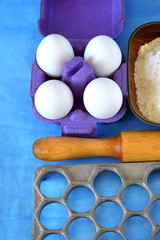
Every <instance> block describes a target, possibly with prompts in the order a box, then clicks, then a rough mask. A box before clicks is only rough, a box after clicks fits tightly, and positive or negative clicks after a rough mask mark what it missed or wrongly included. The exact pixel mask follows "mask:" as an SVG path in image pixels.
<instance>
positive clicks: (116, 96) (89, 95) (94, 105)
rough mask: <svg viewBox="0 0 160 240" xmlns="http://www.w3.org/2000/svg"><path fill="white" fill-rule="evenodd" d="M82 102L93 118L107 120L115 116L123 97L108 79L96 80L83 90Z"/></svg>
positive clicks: (114, 84)
mask: <svg viewBox="0 0 160 240" xmlns="http://www.w3.org/2000/svg"><path fill="white" fill-rule="evenodd" d="M83 102H84V106H85V108H86V110H87V111H88V112H89V113H90V114H91V115H92V116H93V117H95V118H99V119H107V118H111V117H113V116H114V115H116V114H117V113H118V112H119V110H120V108H121V106H122V102H123V95H122V91H121V89H120V87H119V86H118V84H117V83H116V82H114V81H113V80H111V79H109V78H96V79H94V80H92V81H91V82H90V83H89V84H88V85H87V86H86V88H85V90H84V94H83Z"/></svg>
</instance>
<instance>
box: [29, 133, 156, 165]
mask: <svg viewBox="0 0 160 240" xmlns="http://www.w3.org/2000/svg"><path fill="white" fill-rule="evenodd" d="M33 154H34V155H35V157H36V158H38V159H41V160H45V161H57V160H66V159H73V158H84V157H96V156H111V157H115V158H118V159H120V160H121V161H122V162H141V161H159V160H160V131H159V130H157V131H156V130H147V131H123V132H120V133H119V134H118V135H117V136H116V137H113V138H108V139H90V138H76V137H45V138H41V139H39V140H37V141H35V142H34V144H33Z"/></svg>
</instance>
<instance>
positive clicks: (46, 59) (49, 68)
mask: <svg viewBox="0 0 160 240" xmlns="http://www.w3.org/2000/svg"><path fill="white" fill-rule="evenodd" d="M73 57H74V51H73V48H72V46H71V44H70V43H69V41H68V40H67V39H66V38H65V37H63V36H61V35H59V34H50V35H48V36H46V37H45V38H43V40H42V41H41V42H40V44H39V46H38V48H37V53H36V59H37V63H38V65H39V67H40V68H41V69H42V70H43V71H44V72H45V73H46V74H47V75H48V76H51V77H55V78H57V77H61V76H62V71H63V66H64V64H65V63H66V62H68V61H69V60H70V59H72V58H73Z"/></svg>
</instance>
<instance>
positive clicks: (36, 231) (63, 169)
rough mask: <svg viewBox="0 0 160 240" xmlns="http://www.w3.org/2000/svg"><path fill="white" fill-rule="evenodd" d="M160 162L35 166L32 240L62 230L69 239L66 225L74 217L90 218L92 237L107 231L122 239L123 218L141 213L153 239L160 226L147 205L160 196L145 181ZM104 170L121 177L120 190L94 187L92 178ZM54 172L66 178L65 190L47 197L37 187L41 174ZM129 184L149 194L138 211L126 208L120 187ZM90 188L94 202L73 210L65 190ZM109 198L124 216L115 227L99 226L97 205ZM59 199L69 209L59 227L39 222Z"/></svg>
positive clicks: (60, 232) (123, 235)
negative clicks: (109, 193) (84, 208)
mask: <svg viewBox="0 0 160 240" xmlns="http://www.w3.org/2000/svg"><path fill="white" fill-rule="evenodd" d="M159 169H160V164H158V163H155V162H152V163H151V162H143V163H115V164H76V165H49V166H42V167H39V168H37V169H36V171H35V173H34V186H33V187H34V189H33V190H34V193H33V198H34V208H33V238H32V239H33V240H43V239H44V238H45V237H46V236H47V235H49V234H61V235H62V236H64V237H65V238H66V239H67V240H70V238H69V236H68V228H69V226H70V223H71V222H72V221H73V220H75V219H77V218H88V219H90V220H91V221H92V222H93V223H94V225H95V228H96V234H95V237H94V239H93V240H97V239H98V237H99V236H100V235H102V234H103V233H105V232H107V231H110V232H116V233H118V234H120V235H121V236H122V237H123V238H124V239H125V240H127V238H126V236H125V234H124V231H123V225H124V223H125V221H126V220H127V219H128V218H130V217H132V216H140V217H144V218H145V219H147V220H148V221H149V222H150V223H151V225H152V235H151V236H150V238H149V239H153V238H154V236H155V235H156V234H157V233H158V232H160V226H159V225H157V224H155V222H154V221H153V219H152V218H151V216H150V207H151V205H152V203H153V202H155V201H156V200H158V199H160V195H159V194H156V193H154V192H153V191H152V190H151V189H150V186H149V185H148V182H147V179H148V176H149V174H150V173H151V172H152V171H153V170H159ZM103 171H112V172H115V173H116V174H117V175H118V176H119V177H120V179H121V188H120V190H119V192H118V193H117V194H116V195H114V196H108V197H107V196H101V195H99V194H98V193H97V192H96V190H95V189H94V180H95V178H96V177H97V176H98V174H100V173H101V172H103ZM51 172H57V173H60V174H62V175H63V176H64V177H65V178H66V179H67V181H68V187H67V189H66V191H65V192H64V194H63V195H62V196H61V197H58V198H49V197H46V196H45V195H44V194H42V193H41V191H40V183H41V181H42V179H43V177H44V176H45V175H46V174H47V173H51ZM131 185H139V186H142V187H143V188H144V189H145V190H147V192H148V194H149V203H148V205H147V206H146V207H145V208H144V209H143V210H141V211H131V210H129V209H128V208H127V207H126V206H125V204H124V203H123V201H122V198H121V195H122V193H123V191H124V190H125V189H126V188H127V187H128V186H131ZM79 186H80V187H87V188H89V189H90V190H91V191H92V192H93V194H94V197H95V203H94V206H93V207H92V208H91V209H90V210H89V211H87V212H82V213H81V212H75V211H72V209H71V208H70V207H69V205H68V202H67V198H68V194H69V193H70V192H71V191H72V190H73V189H74V188H76V187H79ZM107 201H112V202H115V203H117V204H118V205H119V206H120V207H121V209H122V211H123V219H122V221H121V222H120V224H119V225H118V226H116V227H112V228H105V227H103V226H101V225H100V224H99V223H98V222H97V221H96V218H95V211H96V208H97V207H98V206H99V205H100V204H101V203H103V202H107ZM53 202H56V203H61V204H63V205H64V206H65V207H66V208H67V210H68V221H67V222H66V224H65V225H64V226H63V227H62V228H61V229H55V230H54V229H53V230H49V229H46V228H45V227H44V226H43V225H42V224H41V222H40V213H41V210H42V209H43V208H44V207H45V206H46V205H47V204H49V203H53Z"/></svg>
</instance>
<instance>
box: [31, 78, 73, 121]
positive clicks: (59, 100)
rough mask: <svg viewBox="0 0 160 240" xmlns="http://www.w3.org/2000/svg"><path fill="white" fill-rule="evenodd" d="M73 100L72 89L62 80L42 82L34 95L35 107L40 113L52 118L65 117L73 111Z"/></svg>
mask: <svg viewBox="0 0 160 240" xmlns="http://www.w3.org/2000/svg"><path fill="white" fill-rule="evenodd" d="M73 101H74V100H73V94H72V91H71V90H70V88H69V87H68V85H66V84H65V83H64V82H61V81H60V80H49V81H46V82H44V83H42V84H41V85H40V86H39V87H38V89H37V91H36V93H35V97H34V102H35V107H36V109H37V111H38V112H39V114H40V115H42V116H43V117H44V118H47V119H50V120H56V119H60V118H63V117H65V116H66V115H67V114H68V113H69V112H70V111H71V109H72V106H73Z"/></svg>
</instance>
